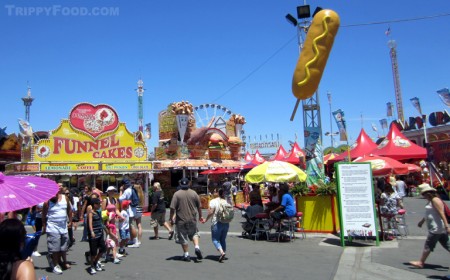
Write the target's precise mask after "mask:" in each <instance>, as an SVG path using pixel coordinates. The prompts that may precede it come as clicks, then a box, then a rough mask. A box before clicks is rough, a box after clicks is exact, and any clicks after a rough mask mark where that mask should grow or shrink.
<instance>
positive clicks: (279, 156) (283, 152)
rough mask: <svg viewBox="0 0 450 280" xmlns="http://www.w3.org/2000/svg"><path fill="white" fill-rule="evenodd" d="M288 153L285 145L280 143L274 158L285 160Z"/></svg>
mask: <svg viewBox="0 0 450 280" xmlns="http://www.w3.org/2000/svg"><path fill="white" fill-rule="evenodd" d="M286 155H287V152H286V150H285V149H284V148H283V145H280V147H279V148H278V151H277V153H276V154H275V157H274V158H273V159H272V160H279V161H284V158H285V157H286Z"/></svg>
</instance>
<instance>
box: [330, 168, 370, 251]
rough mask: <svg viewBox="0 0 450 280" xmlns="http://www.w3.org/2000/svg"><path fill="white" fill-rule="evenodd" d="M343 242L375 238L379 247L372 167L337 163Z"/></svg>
mask: <svg viewBox="0 0 450 280" xmlns="http://www.w3.org/2000/svg"><path fill="white" fill-rule="evenodd" d="M336 167H337V168H336V171H337V180H338V199H339V215H340V221H341V242H342V244H343V245H344V238H345V237H347V238H349V239H351V238H356V237H362V238H367V237H375V238H376V240H377V244H378V236H377V232H378V230H377V224H376V212H375V201H374V191H373V184H372V170H371V167H370V163H337V164H336Z"/></svg>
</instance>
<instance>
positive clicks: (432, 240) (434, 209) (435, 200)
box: [409, 183, 450, 268]
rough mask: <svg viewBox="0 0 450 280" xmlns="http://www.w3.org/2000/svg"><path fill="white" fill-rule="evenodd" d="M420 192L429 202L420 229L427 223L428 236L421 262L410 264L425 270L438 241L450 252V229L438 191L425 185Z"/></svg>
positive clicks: (420, 188)
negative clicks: (426, 262) (427, 260)
mask: <svg viewBox="0 0 450 280" xmlns="http://www.w3.org/2000/svg"><path fill="white" fill-rule="evenodd" d="M419 190H420V194H421V195H422V196H423V197H424V198H425V199H426V200H428V203H427V205H426V206H425V216H424V217H423V218H422V220H420V222H419V224H418V227H422V225H423V223H425V222H426V223H427V228H428V236H427V240H426V241H425V246H424V248H423V251H422V256H421V258H420V260H418V261H411V262H409V264H410V265H412V266H414V267H416V268H423V267H424V265H425V261H426V259H427V258H428V256H429V255H430V253H431V252H432V251H433V250H434V248H435V247H436V244H437V243H438V241H439V243H441V245H442V247H444V248H445V249H446V250H447V251H449V252H450V239H449V237H448V235H449V234H450V228H449V224H448V221H447V217H446V215H445V210H444V209H445V206H444V203H445V202H443V201H442V200H441V199H440V198H439V197H438V194H437V191H436V189H434V188H432V187H431V186H430V185H429V184H427V183H424V184H422V185H420V186H419Z"/></svg>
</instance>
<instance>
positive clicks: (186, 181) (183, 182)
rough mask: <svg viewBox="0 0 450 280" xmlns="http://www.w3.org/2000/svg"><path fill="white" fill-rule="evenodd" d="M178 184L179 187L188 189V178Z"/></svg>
mask: <svg viewBox="0 0 450 280" xmlns="http://www.w3.org/2000/svg"><path fill="white" fill-rule="evenodd" d="M179 183H180V186H181V187H189V180H188V178H182V179H181V180H180V181H179Z"/></svg>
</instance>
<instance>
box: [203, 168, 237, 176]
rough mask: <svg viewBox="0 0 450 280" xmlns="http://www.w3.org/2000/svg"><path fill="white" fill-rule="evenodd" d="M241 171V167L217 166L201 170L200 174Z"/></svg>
mask: <svg viewBox="0 0 450 280" xmlns="http://www.w3.org/2000/svg"><path fill="white" fill-rule="evenodd" d="M239 172H241V170H240V169H237V168H233V169H228V168H217V169H210V170H205V171H202V172H200V174H202V175H209V174H229V173H239Z"/></svg>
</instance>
